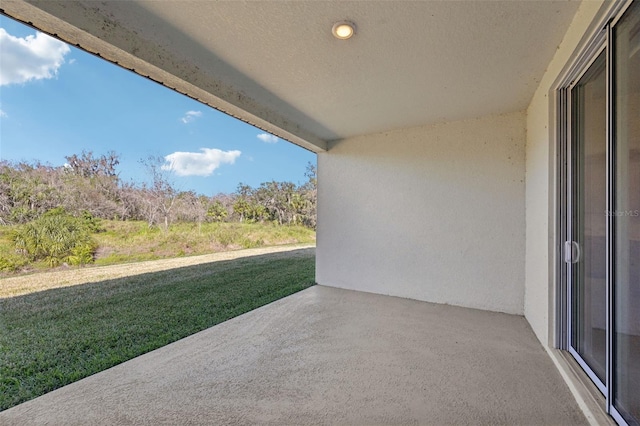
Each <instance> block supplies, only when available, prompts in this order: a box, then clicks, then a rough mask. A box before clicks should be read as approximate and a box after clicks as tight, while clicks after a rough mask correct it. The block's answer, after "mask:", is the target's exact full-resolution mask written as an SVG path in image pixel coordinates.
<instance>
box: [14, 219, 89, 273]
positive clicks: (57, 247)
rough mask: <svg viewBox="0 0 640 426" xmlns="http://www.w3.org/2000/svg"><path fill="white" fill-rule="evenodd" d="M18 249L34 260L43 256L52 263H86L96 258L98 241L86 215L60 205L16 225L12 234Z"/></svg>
mask: <svg viewBox="0 0 640 426" xmlns="http://www.w3.org/2000/svg"><path fill="white" fill-rule="evenodd" d="M12 240H13V243H14V244H15V248H16V250H17V251H18V252H20V253H22V254H23V255H24V256H26V257H27V258H28V259H29V260H31V261H37V260H44V261H45V262H46V263H47V264H48V265H49V266H52V267H53V266H57V265H60V264H61V263H63V262H68V263H70V264H72V265H84V264H86V263H90V262H92V261H93V258H94V254H95V251H96V249H97V244H96V242H95V241H94V240H93V238H92V237H91V232H90V229H89V227H88V226H87V224H86V220H85V219H80V218H75V217H73V216H70V215H68V214H66V213H64V211H63V210H61V209H54V210H51V211H49V212H47V213H45V214H44V215H42V216H41V217H39V218H38V219H36V220H34V221H33V222H30V223H28V224H26V225H23V226H21V227H19V228H17V229H16V230H15V231H14V232H13V235H12Z"/></svg>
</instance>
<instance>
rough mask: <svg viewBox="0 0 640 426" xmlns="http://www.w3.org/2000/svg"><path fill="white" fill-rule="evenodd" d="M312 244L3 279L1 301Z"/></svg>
mask: <svg viewBox="0 0 640 426" xmlns="http://www.w3.org/2000/svg"><path fill="white" fill-rule="evenodd" d="M313 247H315V245H313V244H297V245H287V246H274V247H261V248H254V249H247V250H237V251H227V252H221V253H212V254H205V255H202V256H190V257H179V258H174V259H161V260H150V261H147V262H136V263H127V264H121V265H110V266H99V267H86V268H79V269H67V270H58V271H54V272H40V273H34V274H30V275H22V276H18V277H10V278H2V279H0V299H1V298H7V297H13V296H19V295H22V294H28V293H33V292H36V291H41V290H47V289H50V288H59V287H70V286H74V285H80V284H86V283H91V282H99V281H104V280H108V279H113V278H122V277H127V276H131V275H138V274H144V273H148V272H157V271H164V270H167V269H173V268H180V267H183V266H192V265H198V264H201V263H209V262H216V261H222V260H233V259H238V258H241V257H249V256H259V255H262V254H271V253H283V254H284V253H287V252H290V251H293V250H299V249H305V248H313Z"/></svg>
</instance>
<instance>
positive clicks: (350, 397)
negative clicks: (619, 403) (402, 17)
mask: <svg viewBox="0 0 640 426" xmlns="http://www.w3.org/2000/svg"><path fill="white" fill-rule="evenodd" d="M0 423H1V424H3V425H30V424H48V425H80V424H92V425H112V424H119V425H128V424H154V425H155V424H257V423H259V424H274V425H275V424H277V425H283V424H298V425H300V424H362V425H364V424H366V425H372V424H440V425H441V424H457V425H461V424H492V425H497V424H509V425H513V424H518V425H525V424H545V425H552V424H557V425H560V424H562V425H574V424H576V425H577V424H586V423H587V419H586V418H585V417H584V415H583V414H582V411H581V410H580V408H579V407H578V405H577V403H576V401H575V399H574V397H573V396H572V395H571V393H570V391H569V389H568V387H567V385H566V384H565V382H564V381H563V380H562V378H561V376H560V373H559V372H558V371H557V370H556V369H555V368H554V367H553V364H552V361H551V359H550V358H549V356H548V355H547V353H546V352H545V350H544V349H543V347H542V345H541V344H540V343H539V341H538V340H537V339H536V337H535V335H534V333H533V332H532V331H531V328H530V327H529V325H528V324H527V321H526V320H525V319H524V318H523V317H522V316H518V315H509V314H503V313H495V312H488V311H481V310H476V309H469V308H461V307H455V306H447V305H439V304H433V303H428V302H421V301H415V300H409V299H402V298H397V297H391V296H383V295H376V294H371V293H365V292H356V291H351V290H343V289H338V288H331V287H324V286H314V287H311V288H309V289H307V290H304V291H302V292H300V293H297V294H294V295H292V296H289V297H287V298H285V299H281V300H279V301H277V302H274V303H272V304H270V305H267V306H264V307H262V308H259V309H257V310H255V311H252V312H249V313H247V314H245V315H242V316H240V317H237V318H234V319H232V320H230V321H227V322H225V323H222V324H220V325H217V326H215V327H212V328H210V329H208V330H205V331H202V332H200V333H198V334H195V335H193V336H190V337H187V338H185V339H183V340H180V341H178V342H176V343H173V344H171V345H168V346H165V347H163V348H161V349H158V350H156V351H153V352H150V353H148V354H146V355H143V356H140V357H138V358H135V359H133V360H131V361H128V362H125V363H123V364H120V365H118V366H116V367H114V368H111V369H109V370H107V371H104V372H102V373H99V374H96V375H94V376H91V377H88V378H86V379H83V380H81V381H79V382H76V383H73V384H71V385H68V386H66V387H63V388H60V389H58V390H56V391H53V392H51V393H49V394H46V395H44V396H41V397H39V398H37V399H34V400H31V401H28V402H26V403H24V404H21V405H19V406H16V407H13V408H11V409H9V410H6V411H4V412H2V413H0Z"/></svg>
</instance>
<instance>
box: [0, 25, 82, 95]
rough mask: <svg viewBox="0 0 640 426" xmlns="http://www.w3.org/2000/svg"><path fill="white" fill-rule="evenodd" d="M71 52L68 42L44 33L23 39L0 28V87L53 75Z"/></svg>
mask: <svg viewBox="0 0 640 426" xmlns="http://www.w3.org/2000/svg"><path fill="white" fill-rule="evenodd" d="M70 51H71V49H69V46H67V45H66V44H65V43H63V42H61V41H59V40H56V39H54V38H52V37H49V36H48V35H46V34H43V33H41V32H37V33H36V35H35V36H34V35H30V36H27V37H25V38H20V37H14V36H12V35H11V34H9V33H7V32H6V31H5V29H4V28H0V55H1V56H2V67H0V86H4V85H7V84H19V83H26V82H28V81H31V80H40V79H44V78H53V77H55V75H56V74H57V72H58V69H59V68H60V67H61V66H62V64H64V56H65V55H66V54H68V53H69V52H70Z"/></svg>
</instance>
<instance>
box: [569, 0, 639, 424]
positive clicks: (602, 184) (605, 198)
mask: <svg viewBox="0 0 640 426" xmlns="http://www.w3.org/2000/svg"><path fill="white" fill-rule="evenodd" d="M625 7H626V11H625V10H619V11H618V12H616V14H615V16H612V17H611V20H610V21H609V23H608V25H607V28H606V32H605V31H603V34H601V35H600V36H599V38H597V39H596V41H594V43H592V44H591V46H590V47H589V49H588V53H585V54H584V55H583V57H582V59H580V61H579V63H580V64H581V65H579V66H576V67H575V69H574V70H573V71H572V73H571V75H570V78H569V79H568V80H567V81H568V83H567V84H566V86H564V88H563V89H562V90H561V92H560V93H561V96H560V99H561V105H560V110H561V111H562V117H563V121H562V122H563V123H565V124H564V125H563V128H564V129H565V130H564V131H565V132H566V135H565V139H564V140H565V141H566V142H565V143H566V148H565V149H564V150H562V152H563V154H562V155H563V158H564V160H563V161H562V162H561V163H562V164H564V166H562V167H564V169H563V172H562V174H561V175H562V176H564V178H563V182H564V185H565V192H564V194H566V196H565V197H564V198H563V199H564V201H563V202H562V203H561V204H563V213H562V214H563V217H564V218H565V219H563V220H562V221H561V223H563V227H564V231H563V234H564V236H565V239H564V241H563V249H564V263H563V266H562V274H563V276H564V277H566V280H565V281H564V287H563V288H564V290H563V291H564V292H566V294H564V295H561V297H560V299H561V300H566V307H565V308H564V310H563V312H564V315H565V318H566V321H564V322H563V324H564V327H566V329H564V330H560V332H561V334H562V335H563V336H566V340H564V341H565V343H562V344H561V346H562V347H563V348H565V349H567V350H568V351H569V352H570V353H571V354H572V355H573V356H574V358H575V359H576V361H577V362H578V363H579V364H580V365H581V366H582V368H583V369H584V370H585V372H586V373H587V375H588V376H589V377H590V378H591V380H592V381H593V382H594V384H595V385H596V386H597V387H598V388H599V389H600V391H602V393H603V394H604V395H605V397H606V401H607V402H606V403H607V407H606V408H607V412H609V413H610V414H611V415H612V416H613V417H614V418H615V420H616V421H617V422H618V423H620V424H628V425H640V2H631V3H628V4H627V6H625ZM620 9H624V7H620ZM563 339H564V338H563Z"/></svg>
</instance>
